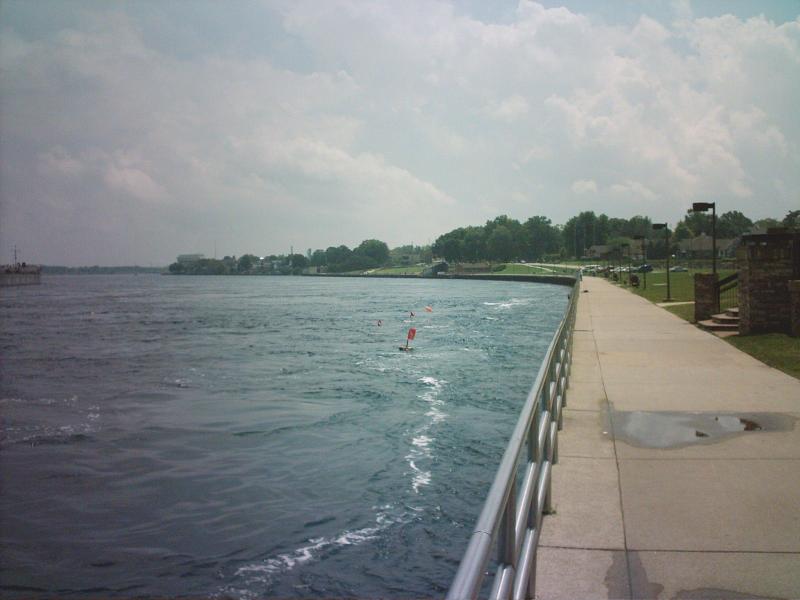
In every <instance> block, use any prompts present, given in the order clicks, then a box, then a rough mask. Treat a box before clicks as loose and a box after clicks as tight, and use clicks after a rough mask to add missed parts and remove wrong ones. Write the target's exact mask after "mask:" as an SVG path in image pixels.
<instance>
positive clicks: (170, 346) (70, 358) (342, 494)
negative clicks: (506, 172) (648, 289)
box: [0, 275, 568, 598]
mask: <svg viewBox="0 0 800 600" xmlns="http://www.w3.org/2000/svg"><path fill="white" fill-rule="evenodd" d="M567 293H568V289H567V288H564V287H560V286H555V285H543V284H528V283H514V282H482V281H439V280H420V281H416V280H363V279H323V278H297V277H286V278H280V277H253V278H247V277H160V276H151V275H141V276H130V275H127V276H62V277H56V276H53V277H46V278H44V279H43V284H42V285H41V286H37V287H27V288H6V289H3V290H2V299H1V300H0V302H1V305H2V322H1V323H0V326H1V327H0V349H1V352H0V353H1V355H2V363H0V377H1V379H0V414H2V434H0V435H2V438H0V477H1V478H2V479H1V480H2V493H0V535H1V536H2V540H1V541H2V545H1V546H0V589H2V590H3V595H4V596H6V597H9V596H11V597H14V596H20V597H21V596H25V597H28V596H40V597H41V596H52V595H58V596H68V595H73V594H75V595H95V596H100V595H102V596H123V597H130V596H156V595H157V596H178V595H180V596H205V597H207V596H212V597H213V596H217V597H226V596H230V597H237V598H251V597H253V598H254V597H263V596H283V597H309V596H311V597H321V596H329V597H330V596H360V597H376V596H381V597H398V598H400V597H410V596H426V595H432V594H441V593H443V591H444V590H445V589H446V587H447V586H448V585H449V583H450V581H451V579H452V576H453V574H454V572H455V569H456V567H457V562H458V560H459V558H460V556H461V553H462V552H463V549H464V546H465V544H466V540H467V537H468V535H469V531H470V528H471V527H472V525H473V524H474V521H475V519H476V517H477V513H478V511H479V510H480V507H481V505H482V502H483V499H484V496H485V494H486V491H487V489H488V486H489V484H490V482H491V479H492V477H493V475H494V471H495V468H496V466H497V464H498V462H499V459H500V456H501V454H502V451H503V449H504V447H505V444H506V442H507V439H508V436H509V434H510V433H511V430H512V428H513V424H514V423H515V421H516V418H517V414H518V412H519V409H520V407H521V405H522V402H523V401H524V398H525V396H526V393H527V391H528V388H529V387H530V385H531V383H532V381H533V379H534V377H535V374H536V372H537V369H538V367H539V363H540V362H541V359H542V357H543V355H544V352H545V351H546V348H547V344H548V343H549V340H550V338H551V337H552V335H553V333H554V331H555V329H556V327H557V324H558V321H559V320H560V318H561V316H562V314H563V311H564V308H565V306H566V301H567ZM425 306H430V307H431V308H432V309H433V310H432V311H431V312H428V311H426V310H425V308H424V307H425ZM410 311H413V312H414V313H415V316H414V317H411V316H410ZM379 320H380V321H381V322H382V325H380V326H379V325H378V321H379ZM412 326H413V327H415V328H416V329H417V337H416V340H414V342H413V343H412V345H413V346H414V348H415V349H414V351H413V352H411V353H404V352H399V351H398V349H397V348H398V345H399V344H401V343H402V342H404V340H405V336H406V332H407V330H408V328H409V327H412Z"/></svg>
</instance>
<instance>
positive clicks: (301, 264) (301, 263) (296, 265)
mask: <svg viewBox="0 0 800 600" xmlns="http://www.w3.org/2000/svg"><path fill="white" fill-rule="evenodd" d="M288 258H289V263H290V264H291V265H292V269H294V270H300V271H302V270H303V269H305V268H306V267H307V266H308V259H307V258H306V257H305V256H303V255H302V254H290V255H289V257H288Z"/></svg>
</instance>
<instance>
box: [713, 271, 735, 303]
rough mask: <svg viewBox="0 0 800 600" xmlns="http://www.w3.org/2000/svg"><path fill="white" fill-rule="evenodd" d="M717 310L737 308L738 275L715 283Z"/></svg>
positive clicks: (729, 276)
mask: <svg viewBox="0 0 800 600" xmlns="http://www.w3.org/2000/svg"><path fill="white" fill-rule="evenodd" d="M716 287H717V290H716V291H717V309H718V310H727V309H729V308H735V307H737V306H739V273H738V272H736V273H734V274H733V275H728V277H724V278H723V279H720V280H719V281H718V282H717V286H716Z"/></svg>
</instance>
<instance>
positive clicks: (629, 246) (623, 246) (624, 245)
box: [620, 242, 631, 285]
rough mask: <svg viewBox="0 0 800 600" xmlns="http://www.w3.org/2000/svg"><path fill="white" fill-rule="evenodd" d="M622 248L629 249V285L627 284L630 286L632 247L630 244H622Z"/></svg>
mask: <svg viewBox="0 0 800 600" xmlns="http://www.w3.org/2000/svg"><path fill="white" fill-rule="evenodd" d="M620 247H621V248H627V249H628V283H627V285H630V284H631V245H630V244H629V243H628V242H623V243H622V244H620ZM620 254H622V252H621V251H620ZM620 276H621V275H620Z"/></svg>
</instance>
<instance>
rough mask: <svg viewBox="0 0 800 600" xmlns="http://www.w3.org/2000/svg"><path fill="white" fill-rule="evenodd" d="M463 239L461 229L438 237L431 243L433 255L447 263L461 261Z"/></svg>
mask: <svg viewBox="0 0 800 600" xmlns="http://www.w3.org/2000/svg"><path fill="white" fill-rule="evenodd" d="M463 237H464V230H463V229H461V228H459V229H454V230H453V231H449V232H447V233H445V234H444V235H440V236H439V237H438V238H436V241H435V242H434V243H433V247H432V250H433V254H435V255H436V256H439V257H442V258H444V259H445V260H446V261H448V262H455V261H459V260H461V251H462V245H461V240H462V239H463Z"/></svg>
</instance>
